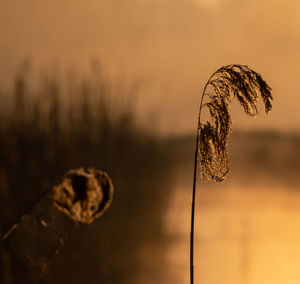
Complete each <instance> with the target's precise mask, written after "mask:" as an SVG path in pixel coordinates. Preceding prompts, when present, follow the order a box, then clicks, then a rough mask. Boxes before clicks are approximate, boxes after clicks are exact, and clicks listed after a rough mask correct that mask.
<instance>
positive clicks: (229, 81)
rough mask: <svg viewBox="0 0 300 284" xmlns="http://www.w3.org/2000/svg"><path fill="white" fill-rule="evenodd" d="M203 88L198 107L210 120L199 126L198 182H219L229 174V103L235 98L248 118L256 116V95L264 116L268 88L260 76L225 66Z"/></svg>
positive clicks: (268, 103) (269, 97)
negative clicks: (204, 100)
mask: <svg viewBox="0 0 300 284" xmlns="http://www.w3.org/2000/svg"><path fill="white" fill-rule="evenodd" d="M206 86H211V87H212V89H213V92H212V93H205V91H206V90H205V89H204V93H203V95H204V96H208V99H209V101H208V102H207V103H205V104H203V105H202V106H201V109H202V108H206V109H207V110H208V111H209V114H210V118H211V121H207V122H205V123H200V125H199V134H198V135H199V145H198V146H199V147H198V149H199V151H198V158H199V159H198V160H199V168H200V174H201V179H202V180H203V181H208V180H213V181H216V182H222V181H223V180H224V179H225V178H226V176H227V174H228V171H229V165H228V159H227V145H228V141H229V135H230V133H231V124H232V122H231V117H230V113H229V104H230V102H231V98H232V97H236V98H237V100H238V101H239V103H240V104H241V105H242V107H243V109H244V111H245V113H246V114H248V115H249V116H255V115H256V114H258V109H257V98H258V96H259V95H260V96H261V97H262V100H263V102H264V105H265V111H266V113H268V112H269V111H270V110H271V109H272V100H273V97H272V94H271V88H270V87H269V86H268V84H267V83H266V82H265V81H264V80H263V78H262V77H261V75H260V74H258V73H256V72H255V71H253V70H251V69H250V68H249V67H248V66H245V65H228V66H223V67H221V68H220V69H218V70H217V71H216V72H215V73H214V74H213V76H212V77H211V79H210V80H209V81H208V82H207V85H206Z"/></svg>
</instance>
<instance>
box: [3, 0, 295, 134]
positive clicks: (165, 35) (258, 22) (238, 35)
mask: <svg viewBox="0 0 300 284" xmlns="http://www.w3.org/2000/svg"><path fill="white" fill-rule="evenodd" d="M299 11H300V1H298V0H289V1H284V0H126V1H124V0H109V1H102V0H86V1H79V0H59V1H58V0H51V1H50V0H44V1H38V0H26V1H24V0H0V62H1V64H0V82H1V84H2V85H5V84H7V83H9V82H10V80H11V79H12V76H13V74H15V73H16V71H17V70H18V66H19V65H20V62H22V60H23V59H24V58H28V57H30V58H32V60H33V64H34V66H41V65H47V64H48V65H49V64H53V62H56V63H59V64H60V65H61V66H77V68H78V69H82V70H85V69H86V68H87V66H88V64H89V63H90V59H91V58H92V57H99V58H100V59H101V61H102V63H103V67H104V68H105V69H107V70H108V72H110V73H111V74H112V75H113V76H119V77H120V76H121V77H123V78H124V79H126V80H129V81H130V80H136V79H138V80H141V82H142V83H143V88H142V92H141V94H140V97H139V102H138V106H139V113H140V118H141V119H143V121H144V122H147V121H149V120H150V118H149V117H151V114H152V115H153V114H157V115H158V120H159V129H160V131H161V132H162V133H173V134H183V133H189V132H191V131H194V129H195V128H196V125H197V121H196V119H197V112H198V105H199V101H200V94H201V91H202V88H203V86H204V84H205V81H206V80H207V79H208V78H209V76H210V75H211V73H213V72H214V71H215V70H216V69H218V68H219V67H220V66H222V65H226V64H231V63H238V64H245V65H249V67H252V68H253V69H254V70H255V71H257V72H259V73H261V74H262V75H263V77H264V78H265V80H266V81H267V82H268V83H269V84H270V86H271V87H272V88H273V95H274V98H275V101H274V109H273V111H272V112H271V113H270V115H269V116H266V115H262V116H261V118H258V119H257V120H253V119H248V118H247V117H246V116H245V115H243V114H242V112H241V111H239V110H237V106H236V105H235V106H234V107H233V123H234V128H243V129H246V128H247V129H249V128H255V129H257V128H264V129H266V128H267V129H280V130H284V131H298V132H299V130H300V116H299V110H298V109H299V104H300V99H299V98H300V84H298V80H299V78H300V77H299V72H298V66H300V29H299V26H300V17H299ZM145 114H146V115H145Z"/></svg>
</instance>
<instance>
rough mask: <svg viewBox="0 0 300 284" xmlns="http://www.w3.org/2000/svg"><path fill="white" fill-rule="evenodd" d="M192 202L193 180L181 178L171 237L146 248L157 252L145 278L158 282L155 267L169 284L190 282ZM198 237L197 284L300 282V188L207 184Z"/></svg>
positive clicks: (169, 224)
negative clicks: (159, 244)
mask: <svg viewBox="0 0 300 284" xmlns="http://www.w3.org/2000/svg"><path fill="white" fill-rule="evenodd" d="M190 201H191V186H190V184H187V183H179V184H178V186H177V187H176V188H175V189H174V193H173V196H172V198H171V201H170V207H169V210H168V212H167V214H166V216H165V230H166V232H167V234H168V235H169V239H170V241H169V242H168V244H166V245H164V246H163V247H162V248H161V249H158V248H156V249H155V248H153V247H152V248H151V247H149V248H145V251H144V253H145V252H146V253H149V255H151V257H149V259H147V261H146V262H147V265H146V266H145V267H148V270H149V271H145V273H146V274H145V275H147V276H146V279H147V280H145V279H144V280H143V283H158V282H159V281H158V279H159V276H158V275H159V274H160V273H158V272H155V271H160V272H161V274H163V275H164V280H161V281H162V282H163V283H174V284H177V283H178V284H179V283H189V230H190V228H189V226H190V207H189V206H190ZM195 242H196V244H195V246H196V252H195V266H196V267H195V283H201V284H216V283H222V284H227V283H228V284H229V283H230V284H243V283H244V284H283V283H284V284H299V283H300V269H299V268H300V191H299V192H297V190H296V189H287V188H285V187H284V186H280V185H276V186H272V187H271V186H270V187H269V188H268V187H265V186H249V187H245V186H241V185H239V184H235V185H234V184H230V185H226V184H224V185H221V186H220V187H218V188H215V187H210V188H205V190H204V189H202V190H200V192H198V200H197V214H196V237H195ZM147 250H148V251H147ZM161 250H164V254H163V255H164V256H162V254H161ZM150 267H151V268H150ZM145 270H147V269H145Z"/></svg>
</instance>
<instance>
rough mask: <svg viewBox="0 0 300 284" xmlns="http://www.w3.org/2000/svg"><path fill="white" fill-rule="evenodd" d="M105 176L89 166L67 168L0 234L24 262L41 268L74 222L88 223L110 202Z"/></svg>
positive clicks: (60, 243)
mask: <svg viewBox="0 0 300 284" xmlns="http://www.w3.org/2000/svg"><path fill="white" fill-rule="evenodd" d="M112 196H113V185H112V182H111V179H110V178H109V176H108V175H107V174H106V173H104V172H102V171H99V170H96V169H93V168H87V169H84V168H79V169H77V170H70V171H69V172H67V173H66V174H65V175H64V176H63V178H62V179H61V180H60V181H59V182H58V183H57V184H56V185H55V186H54V187H53V188H52V189H51V190H50V191H49V192H48V193H46V194H45V195H44V196H43V197H42V198H41V199H40V200H39V201H38V202H37V203H36V204H34V206H33V207H32V208H31V209H30V210H29V212H28V213H27V214H24V215H23V216H22V217H21V218H20V221H19V222H18V223H16V224H14V225H13V226H12V227H11V229H10V230H9V231H8V232H7V233H6V234H5V235H4V237H3V238H2V241H4V240H5V239H8V240H9V242H10V244H11V246H12V248H13V249H14V251H15V252H16V254H17V255H18V256H19V257H20V258H21V259H22V260H23V261H24V262H26V263H27V264H29V265H32V266H39V267H42V268H44V267H45V266H47V262H48V261H49V260H51V259H52V258H53V256H55V255H57V254H59V253H60V250H61V248H62V247H64V245H65V243H66V241H67V240H68V238H69V235H70V233H71V231H73V230H74V229H75V226H74V221H75V223H77V222H81V223H85V224H90V223H92V222H93V221H94V220H95V219H96V218H97V217H100V216H101V215H102V214H103V213H104V212H105V210H106V209H107V208H108V207H109V206H110V204H111V201H112Z"/></svg>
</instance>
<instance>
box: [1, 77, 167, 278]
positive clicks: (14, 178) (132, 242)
mask: <svg viewBox="0 0 300 284" xmlns="http://www.w3.org/2000/svg"><path fill="white" fill-rule="evenodd" d="M50 73H51V72H49V73H48V74H47V73H45V74H44V75H43V76H41V77H40V80H39V83H38V84H36V85H31V82H30V81H28V80H27V79H26V74H19V75H18V76H16V79H15V85H14V90H13V91H11V92H10V93H9V94H7V93H4V92H2V96H3V98H4V96H6V97H9V96H10V99H9V100H7V102H8V103H7V104H5V105H3V104H2V106H1V107H2V110H1V117H0V121H1V123H0V203H1V204H0V206H1V209H0V211H1V220H0V221H1V225H0V233H1V234H3V233H4V231H5V230H7V229H8V227H9V226H10V225H11V224H12V223H13V222H15V221H17V219H18V217H19V216H20V215H21V214H22V213H23V212H24V211H26V210H27V209H28V208H30V206H31V205H32V204H33V203H34V202H35V201H36V200H37V199H38V198H39V196H41V195H42V194H43V193H44V192H45V191H46V190H48V189H50V187H51V185H53V183H54V182H55V181H56V179H57V178H59V177H60V176H61V175H62V174H64V173H65V172H66V171H67V170H69V169H73V168H78V167H88V166H93V167H95V168H98V169H102V170H105V171H106V172H108V173H109V175H110V176H111V178H112V180H113V183H114V187H115V195H114V200H113V203H112V206H111V208H110V209H109V210H108V212H107V213H106V214H105V215H104V216H103V217H102V218H100V219H99V220H97V222H95V224H93V225H92V226H90V227H86V226H82V227H79V228H78V230H77V232H76V233H75V234H74V235H72V236H71V237H70V241H69V244H68V245H67V247H66V249H65V252H64V253H63V254H62V255H61V256H59V257H56V258H55V259H54V260H53V261H50V263H49V267H48V271H47V272H46V273H45V274H43V275H42V276H41V277H42V279H43V280H42V281H43V283H138V278H137V275H138V273H139V269H140V263H141V259H140V255H139V250H140V249H141V248H142V247H143V246H144V245H145V244H147V243H148V242H153V241H155V240H160V239H162V238H163V233H162V229H161V228H162V216H163V212H164V209H165V207H166V206H165V205H166V202H167V197H168V188H169V187H168V173H169V165H168V159H167V156H166V152H165V150H164V148H163V145H162V143H161V142H160V141H159V139H158V138H157V137H156V136H155V134H153V133H152V134H149V133H148V131H147V129H143V128H142V127H141V126H139V125H137V123H136V118H135V109H134V104H132V103H130V104H126V103H124V102H123V103H122V102H120V100H122V99H123V97H124V96H125V95H126V96H127V97H128V95H129V97H131V98H134V96H135V95H136V94H137V93H138V88H137V87H136V85H131V86H127V87H126V86H125V85H124V86H123V87H122V85H118V86H119V87H116V86H117V83H116V84H114V83H112V82H111V81H110V80H109V79H107V78H105V76H104V75H103V73H101V72H97V74H93V76H92V78H88V79H87V78H83V77H80V76H69V77H68V79H66V78H61V77H59V76H56V75H55V74H52V75H50ZM113 98H115V99H113ZM116 98H118V99H119V101H118V100H116ZM123 100H124V99H123ZM3 101H4V99H3ZM124 101H125V100H124ZM9 103H10V105H9ZM3 255H4V254H3ZM145 257H147V256H145ZM3 259H5V260H3ZM2 262H3V263H4V262H5V263H6V264H7V263H11V262H12V257H11V256H10V255H8V256H7V257H6V258H4V257H3V258H2ZM5 263H4V264H3V265H2V268H3V267H11V271H6V272H5V273H6V275H8V274H9V275H10V276H9V277H11V278H12V279H13V280H14V281H16V283H19V282H20V283H26V282H30V283H32V282H33V281H37V280H36V279H37V277H38V275H39V273H37V272H36V271H34V270H32V268H24V267H21V265H20V264H18V263H17V262H12V263H11V265H10V264H9V265H8V264H7V265H6V264H5ZM3 269H4V268H3ZM32 271H34V272H32ZM2 272H3V271H2ZM7 273H8V274H7Z"/></svg>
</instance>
